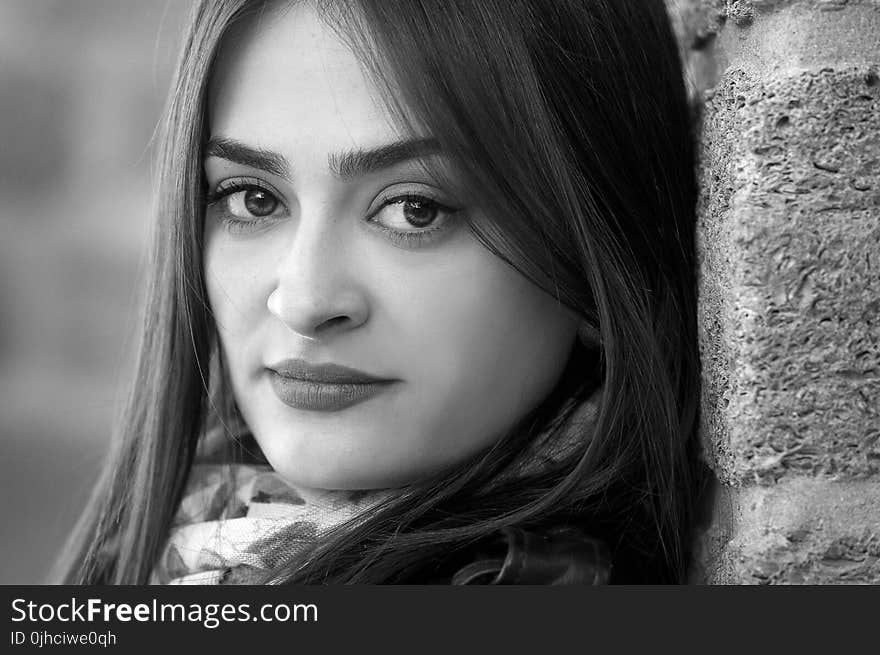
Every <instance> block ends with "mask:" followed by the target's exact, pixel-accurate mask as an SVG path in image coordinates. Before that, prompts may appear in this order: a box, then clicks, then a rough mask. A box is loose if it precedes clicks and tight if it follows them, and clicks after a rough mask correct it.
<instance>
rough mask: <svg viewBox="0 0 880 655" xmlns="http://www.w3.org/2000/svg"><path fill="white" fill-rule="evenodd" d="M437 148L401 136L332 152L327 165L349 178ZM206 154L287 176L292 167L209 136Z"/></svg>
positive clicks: (435, 151)
mask: <svg viewBox="0 0 880 655" xmlns="http://www.w3.org/2000/svg"><path fill="white" fill-rule="evenodd" d="M440 151H441V148H440V143H439V142H438V141H437V139H434V138H422V139H403V140H401V141H396V142H394V143H389V144H386V145H382V146H379V147H377V148H371V149H369V150H365V149H362V148H358V149H356V150H346V151H344V152H339V153H331V154H330V155H328V157H327V165H328V166H329V167H330V171H331V172H332V173H333V174H334V175H335V176H336V177H338V178H340V179H341V180H344V181H348V180H351V179H354V178H356V177H362V176H364V175H368V174H369V173H374V172H376V171H379V170H382V169H385V168H390V167H391V166H395V165H397V164H401V163H403V162H405V161H409V160H411V159H420V158H422V157H427V156H429V155H435V154H438V153H440ZM205 157H206V158H207V157H219V158H221V159H225V160H227V161H231V162H234V163H236V164H241V165H242V166H250V167H251V168H257V169H260V170H262V171H266V172H267V173H271V174H272V175H277V176H278V177H284V178H287V179H290V172H291V166H290V163H289V162H288V161H287V159H286V158H285V157H284V156H283V155H280V154H278V153H277V152H272V151H271V150H264V149H262V148H254V147H252V146H249V145H247V144H244V143H242V142H240V141H236V140H235V139H228V138H225V137H213V138H211V139H210V140H209V141H208V143H207V144H206V146H205Z"/></svg>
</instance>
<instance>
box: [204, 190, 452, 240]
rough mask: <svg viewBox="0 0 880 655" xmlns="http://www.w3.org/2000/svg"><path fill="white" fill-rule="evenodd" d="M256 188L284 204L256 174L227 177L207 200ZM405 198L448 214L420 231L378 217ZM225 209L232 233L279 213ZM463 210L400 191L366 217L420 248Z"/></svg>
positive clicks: (385, 231) (257, 225)
mask: <svg viewBox="0 0 880 655" xmlns="http://www.w3.org/2000/svg"><path fill="white" fill-rule="evenodd" d="M254 189H256V190H260V191H265V192H266V193H269V194H271V195H272V197H274V198H275V199H276V200H277V201H278V203H279V205H281V206H284V202H283V201H282V200H281V198H280V195H281V194H279V193H278V192H277V191H275V190H274V189H273V188H272V187H270V186H269V185H267V184H266V183H264V182H263V181H262V180H258V179H255V178H237V179H234V180H225V181H223V182H221V183H220V184H218V185H217V186H216V187H215V188H214V189H213V190H211V191H209V192H208V193H207V194H206V202H207V205H208V206H209V207H211V206H213V205H216V204H217V203H218V202H221V201H225V200H226V199H227V198H228V197H229V196H231V195H233V194H236V193H240V192H242V191H250V190H254ZM405 202H414V203H420V204H427V205H430V206H432V207H434V208H436V209H437V210H438V211H440V212H442V213H445V214H447V216H446V218H444V219H442V224H441V225H440V226H438V227H432V228H425V229H423V230H419V231H401V230H395V229H394V228H390V227H387V226H385V225H382V224H381V223H378V222H377V221H376V220H375V218H376V216H378V215H379V213H380V212H381V211H382V210H383V209H385V208H386V207H388V206H389V205H395V204H400V203H405ZM222 211H223V215H222V216H221V218H220V221H221V223H222V225H223V227H224V229H226V230H227V231H228V232H230V233H232V234H245V233H247V232H253V231H256V230H258V229H259V228H260V227H262V226H263V225H265V224H267V223H269V222H271V221H272V220H273V219H275V218H277V216H275V215H274V214H270V215H268V216H254V217H253V218H252V219H251V220H242V219H240V218H236V217H235V216H233V215H231V214H230V213H229V212H228V210H226V209H225V208H224V209H223V210H222ZM460 211H461V210H460V209H457V208H455V207H450V206H448V205H445V204H443V203H441V202H439V201H438V200H436V199H435V198H432V197H430V196H428V195H423V194H418V193H400V194H394V195H389V196H388V197H386V198H383V199H382V200H381V204H380V205H379V207H377V208H376V209H374V210H373V211H371V212H370V213H369V214H368V215H367V216H366V218H365V220H366V221H367V222H369V223H370V224H371V225H372V226H373V227H374V228H375V229H377V230H379V231H380V232H382V233H383V234H384V235H385V236H386V237H388V238H389V239H390V240H391V241H393V242H394V243H396V244H398V245H401V246H403V247H406V248H418V247H420V246H422V245H425V244H427V243H429V242H431V241H433V240H434V239H436V238H438V237H439V236H440V235H441V234H442V233H444V232H446V231H447V230H448V229H449V227H451V225H450V223H451V222H452V221H454V220H455V219H456V218H457V215H458V214H459V213H460Z"/></svg>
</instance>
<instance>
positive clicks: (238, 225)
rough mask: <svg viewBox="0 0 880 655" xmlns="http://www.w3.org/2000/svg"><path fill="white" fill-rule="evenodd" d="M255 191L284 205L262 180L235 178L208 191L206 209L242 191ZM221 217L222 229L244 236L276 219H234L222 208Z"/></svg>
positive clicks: (260, 217) (271, 216)
mask: <svg viewBox="0 0 880 655" xmlns="http://www.w3.org/2000/svg"><path fill="white" fill-rule="evenodd" d="M254 189H257V190H259V191H265V192H266V193H269V194H271V195H272V197H273V198H275V199H276V200H277V201H278V204H279V205H282V206H283V205H284V203H283V202H282V201H281V197H280V196H281V194H280V193H278V192H277V191H275V189H273V188H272V187H270V186H269V185H268V184H266V183H265V182H263V181H262V180H258V179H256V178H246V177H243V178H237V179H234V180H224V181H223V182H221V183H220V184H218V185H217V186H216V187H215V188H214V189H213V190H212V191H209V192H208V194H207V196H206V198H205V200H206V202H207V205H208V207H211V206H213V205H215V204H217V203H218V202H221V201H225V200H226V199H227V198H228V197H229V196H231V195H234V194H236V193H240V192H242V191H251V190H254ZM222 211H223V215H222V216H221V218H220V222H221V223H222V224H223V227H224V229H226V230H227V231H228V232H230V233H232V234H244V233H245V232H248V231H254V230H256V229H258V228H260V227H262V226H263V225H265V224H266V223H268V222H269V221H271V220H272V219H273V218H276V217H275V216H274V215H269V216H254V217H253V218H252V219H251V220H247V221H245V220H242V219H240V218H236V217H235V216H233V215H232V214H230V213H229V212H228V210H227V209H226V208H225V207H224V208H223V209H222Z"/></svg>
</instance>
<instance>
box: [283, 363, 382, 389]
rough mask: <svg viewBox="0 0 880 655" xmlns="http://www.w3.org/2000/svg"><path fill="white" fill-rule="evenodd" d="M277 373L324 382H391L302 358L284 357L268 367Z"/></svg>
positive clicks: (352, 369)
mask: <svg viewBox="0 0 880 655" xmlns="http://www.w3.org/2000/svg"><path fill="white" fill-rule="evenodd" d="M268 368H269V369H270V370H272V371H275V372H276V373H277V374H278V375H281V376H282V377H286V378H294V379H297V380H305V381H307V382H324V383H327V384H371V383H376V382H391V380H389V379H387V378H378V377H375V376H373V375H370V374H369V373H364V372H363V371H359V370H357V369H354V368H349V367H347V366H340V365H338V364H310V363H309V362H307V361H305V360H302V359H285V360H284V361H281V362H278V363H276V364H272V365H271V366H269V367H268Z"/></svg>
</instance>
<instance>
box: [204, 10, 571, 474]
mask: <svg viewBox="0 0 880 655" xmlns="http://www.w3.org/2000/svg"><path fill="white" fill-rule="evenodd" d="M379 96H380V91H379V90H378V89H377V88H376V87H375V86H374V85H373V84H372V83H371V82H370V81H369V80H368V79H367V78H366V76H365V74H364V73H363V71H362V68H361V66H360V64H359V62H358V60H357V59H356V58H355V56H354V55H353V54H352V53H351V51H350V50H349V49H348V48H347V47H346V46H345V45H344V44H343V43H342V42H341V41H340V40H339V39H338V38H337V37H336V36H335V34H334V32H333V31H332V30H330V29H329V28H328V27H327V26H326V25H325V24H324V23H323V22H322V20H321V19H320V17H319V16H318V15H317V14H316V13H315V12H314V11H313V10H312V9H311V8H310V7H309V6H308V5H307V4H306V3H300V4H298V5H296V6H294V7H292V8H289V9H287V10H285V11H283V12H276V13H275V15H272V16H270V15H268V14H267V15H264V16H263V17H262V19H261V21H260V22H259V23H256V24H253V25H250V26H248V27H247V28H246V29H243V30H240V31H238V32H237V33H236V35H235V36H234V37H233V38H230V39H229V40H228V41H227V43H226V44H225V46H224V48H223V50H222V52H221V57H220V59H219V61H218V66H217V68H216V70H215V77H214V79H213V80H212V88H211V94H210V101H209V117H210V135H211V137H210V143H209V145H208V147H207V150H206V159H205V161H204V168H205V173H206V176H207V184H208V189H209V206H208V210H207V214H206V217H205V267H206V270H205V273H206V282H207V288H208V295H209V299H210V304H211V309H212V312H213V316H214V318H215V320H216V323H217V328H218V333H219V336H220V343H221V347H222V352H223V356H224V360H225V363H226V367H227V371H228V373H229V377H230V382H231V384H232V388H233V391H234V394H235V398H236V401H237V404H238V407H239V408H240V410H241V412H242V415H243V416H244V418H245V420H246V421H247V423H248V425H249V426H250V428H251V430H252V431H253V434H254V436H255V438H256V440H257V442H258V443H259V445H260V447H261V449H262V450H263V453H264V454H265V456H266V457H267V459H268V460H269V462H270V463H271V465H272V466H273V467H274V468H275V469H276V470H277V471H278V472H279V473H280V474H281V475H282V476H283V477H285V478H286V479H287V480H288V481H290V482H292V483H294V484H299V485H303V486H308V487H315V488H326V489H332V488H336V489H352V488H377V487H392V486H399V485H403V484H407V483H409V482H412V481H414V480H415V479H417V478H419V477H420V476H424V475H426V474H430V473H433V472H435V471H437V470H439V469H441V468H443V467H446V466H448V465H451V464H454V463H457V462H458V461H460V460H462V459H463V458H465V457H467V456H468V455H471V454H474V453H476V452H477V451H479V450H481V449H484V448H486V447H487V446H489V445H490V444H491V443H492V442H493V440H496V439H497V438H499V437H500V436H501V435H502V434H503V433H504V431H505V430H506V429H508V428H510V427H512V426H513V424H514V423H515V422H516V421H517V420H518V419H519V418H521V417H522V416H523V415H524V414H525V413H526V412H528V411H529V410H531V409H532V408H534V407H535V406H536V405H537V404H538V403H540V401H541V400H543V399H544V398H545V397H546V396H547V394H548V393H549V392H550V391H551V389H552V388H553V386H554V385H555V383H556V382H557V380H558V379H559V377H560V375H561V373H562V370H563V368H564V366H565V363H566V361H567V359H568V356H569V353H570V351H571V347H572V344H573V342H574V338H575V331H576V319H575V317H574V316H573V315H572V314H571V313H570V312H569V311H568V310H566V309H564V308H563V307H562V306H561V305H560V304H558V303H557V301H556V300H555V299H554V298H552V297H551V296H549V295H548V294H546V293H544V292H543V291H541V290H540V289H538V288H537V287H536V286H535V285H533V284H532V283H531V282H529V281H528V280H526V279H525V278H524V277H523V276H522V275H520V274H519V273H517V272H516V271H515V270H514V269H513V268H511V267H510V266H508V265H507V264H505V263H504V262H502V261H501V260H500V259H498V258H497V257H495V256H494V255H492V254H491V253H490V252H489V251H487V250H486V249H485V248H483V247H482V246H481V245H480V244H479V243H478V242H477V240H476V239H475V238H474V236H473V235H472V233H471V232H470V230H469V229H468V227H467V224H466V221H465V220H464V219H465V217H466V216H468V215H474V214H475V213H476V212H478V211H479V209H478V208H477V207H472V206H463V205H462V204H461V201H460V200H459V199H457V198H455V197H453V196H452V195H451V194H450V192H449V191H448V190H447V189H444V188H443V187H442V186H440V185H439V184H438V182H437V181H436V180H435V179H432V177H431V176H430V175H429V174H428V173H426V172H425V170H424V167H423V166H421V165H420V164H422V163H424V162H425V161H427V160H429V159H430V160H432V161H433V162H434V163H440V164H443V161H444V160H443V154H442V153H441V152H438V151H437V150H436V148H435V145H434V143H433V142H432V141H431V138H430V137H431V135H430V134H420V135H416V136H413V135H412V134H406V133H402V132H400V131H399V130H398V129H397V128H395V127H394V124H393V122H392V119H391V117H390V115H389V114H388V113H387V111H386V109H385V108H384V106H383V105H382V103H381V102H380V100H379V99H378V98H379ZM447 165H451V162H447ZM349 369H353V370H349Z"/></svg>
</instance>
